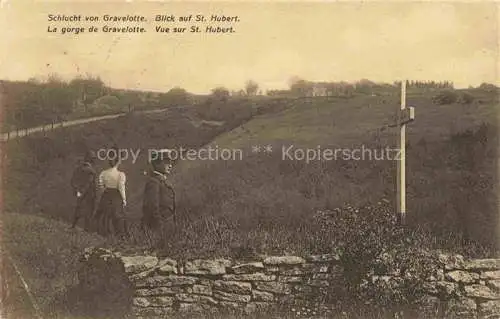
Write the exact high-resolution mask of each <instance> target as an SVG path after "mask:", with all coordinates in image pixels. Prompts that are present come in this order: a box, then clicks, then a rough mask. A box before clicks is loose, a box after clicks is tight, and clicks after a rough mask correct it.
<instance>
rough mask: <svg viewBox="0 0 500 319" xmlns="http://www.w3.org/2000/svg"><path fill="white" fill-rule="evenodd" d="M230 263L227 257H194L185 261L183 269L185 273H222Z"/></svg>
mask: <svg viewBox="0 0 500 319" xmlns="http://www.w3.org/2000/svg"><path fill="white" fill-rule="evenodd" d="M231 264H232V262H231V260H229V259H222V258H221V259H196V260H191V261H187V262H186V263H185V265H184V268H183V271H184V274H186V275H222V274H225V273H226V267H231Z"/></svg>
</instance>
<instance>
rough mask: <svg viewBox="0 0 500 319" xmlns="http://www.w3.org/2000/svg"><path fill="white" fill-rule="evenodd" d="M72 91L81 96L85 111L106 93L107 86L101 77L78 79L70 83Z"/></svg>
mask: <svg viewBox="0 0 500 319" xmlns="http://www.w3.org/2000/svg"><path fill="white" fill-rule="evenodd" d="M69 86H70V87H71V89H72V90H73V91H74V92H75V93H76V94H77V95H78V96H79V100H80V101H81V102H82V103H83V105H84V107H85V111H87V108H88V105H90V104H92V103H93V102H94V101H95V100H97V99H98V98H99V97H101V96H103V95H104V94H105V92H106V86H105V85H104V82H103V81H102V80H101V79H100V78H99V77H95V78H94V77H91V76H87V78H76V79H73V80H71V82H70V83H69Z"/></svg>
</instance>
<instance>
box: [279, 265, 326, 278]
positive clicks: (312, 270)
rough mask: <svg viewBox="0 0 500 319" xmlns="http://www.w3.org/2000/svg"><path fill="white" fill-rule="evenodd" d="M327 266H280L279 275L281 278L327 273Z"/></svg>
mask: <svg viewBox="0 0 500 319" xmlns="http://www.w3.org/2000/svg"><path fill="white" fill-rule="evenodd" d="M328 270H329V266H328V265H320V264H301V265H294V266H288V267H286V266H280V269H279V273H280V274H281V275H283V276H301V275H308V274H317V273H327V272H328Z"/></svg>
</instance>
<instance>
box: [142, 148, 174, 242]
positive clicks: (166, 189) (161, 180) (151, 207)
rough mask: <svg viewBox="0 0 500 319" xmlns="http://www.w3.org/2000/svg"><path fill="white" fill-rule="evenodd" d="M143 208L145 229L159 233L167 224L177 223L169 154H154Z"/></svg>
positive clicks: (158, 152)
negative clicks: (169, 177) (170, 177)
mask: <svg viewBox="0 0 500 319" xmlns="http://www.w3.org/2000/svg"><path fill="white" fill-rule="evenodd" d="M150 163H151V166H152V169H151V171H150V172H149V174H148V180H147V182H146V187H145V188H144V198H143V206H142V212H143V216H142V225H143V227H145V228H147V229H149V230H151V231H153V232H155V233H156V232H157V231H159V230H161V227H162V226H163V225H165V223H167V222H172V223H175V222H176V221H175V192H174V189H173V186H172V184H171V183H170V181H169V180H168V175H169V174H170V170H171V169H172V164H171V160H170V158H169V157H168V153H167V152H162V151H157V152H153V156H151V159H150Z"/></svg>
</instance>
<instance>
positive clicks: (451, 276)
mask: <svg viewBox="0 0 500 319" xmlns="http://www.w3.org/2000/svg"><path fill="white" fill-rule="evenodd" d="M445 278H446V279H447V280H449V281H453V282H461V283H464V284H472V283H475V282H476V281H478V280H479V274H477V273H473V272H468V271H464V270H453V271H450V272H447V273H446V275H445Z"/></svg>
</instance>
